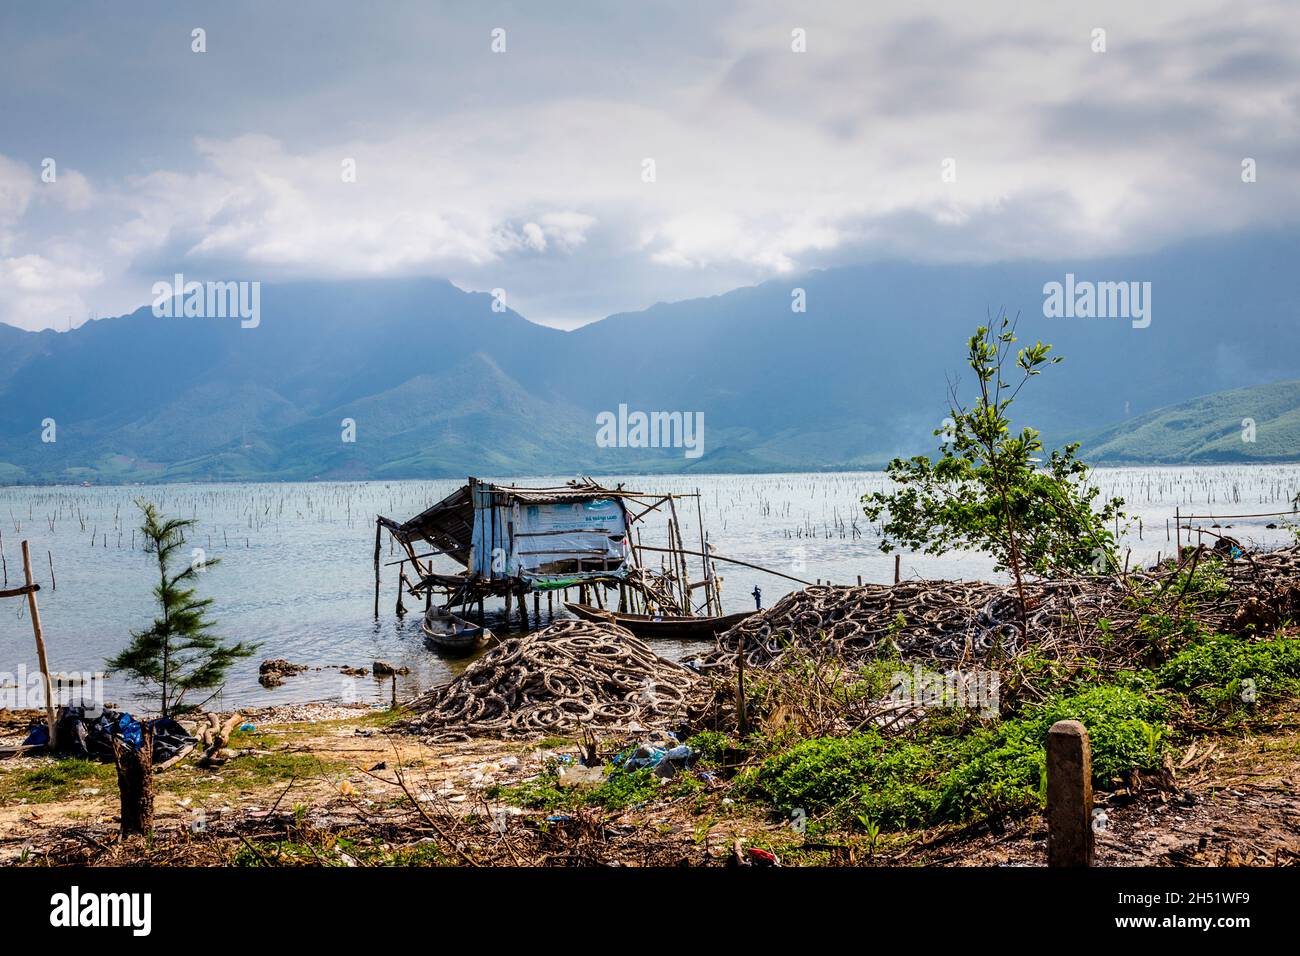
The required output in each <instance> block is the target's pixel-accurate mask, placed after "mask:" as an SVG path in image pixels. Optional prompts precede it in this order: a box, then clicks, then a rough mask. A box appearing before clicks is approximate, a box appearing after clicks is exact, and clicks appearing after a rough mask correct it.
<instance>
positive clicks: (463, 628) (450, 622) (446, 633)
mask: <svg viewBox="0 0 1300 956" xmlns="http://www.w3.org/2000/svg"><path fill="white" fill-rule="evenodd" d="M420 630H422V631H424V640H425V643H426V644H429V645H431V646H433V647H434V648H436V649H437V650H440V651H460V652H467V651H472V650H473V649H474V648H476V647H478V645H479V644H480V643H481V642H482V641H485V640H487V639H488V638H489V637H491V636H492V632H491V631H489V630H488V629H487V628H485V627H480V626H479V625H477V624H471V623H470V622H469V621H467V620H465V619H464V618H462V617H457V616H456V615H455V614H452V613H451V612H450V611H448V610H447V609H446V608H441V607H438V606H437V605H434V606H433V607H431V608H429V610H427V611H425V612H424V619H423V620H422V621H421V622H420Z"/></svg>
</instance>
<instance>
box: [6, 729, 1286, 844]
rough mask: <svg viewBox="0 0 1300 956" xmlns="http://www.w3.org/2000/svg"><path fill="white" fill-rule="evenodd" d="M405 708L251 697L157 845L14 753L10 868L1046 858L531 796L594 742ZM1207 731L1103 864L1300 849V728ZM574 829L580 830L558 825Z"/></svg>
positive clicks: (159, 797)
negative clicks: (300, 847)
mask: <svg viewBox="0 0 1300 956" xmlns="http://www.w3.org/2000/svg"><path fill="white" fill-rule="evenodd" d="M394 716H395V715H393V714H391V713H389V712H383V711H375V710H372V709H371V708H369V707H365V706H358V707H352V708H346V707H333V706H325V705H298V706H295V707H289V708H269V709H266V710H262V711H257V712H249V713H245V714H244V721H243V722H244V723H245V724H248V725H252V728H253V729H251V730H244V731H241V732H240V733H238V734H236V736H235V737H234V738H232V740H231V748H230V749H231V754H232V755H231V756H230V758H229V759H228V760H227V761H226V762H225V763H224V764H223V765H222V766H221V767H219V768H216V769H212V770H204V769H200V768H198V767H196V766H194V765H193V763H192V761H186V762H183V763H182V764H180V765H178V766H176V767H173V768H171V769H170V770H167V771H165V772H164V773H161V774H159V775H158V776H157V777H156V778H155V781H156V782H155V786H156V791H157V792H156V800H155V811H156V821H155V826H156V834H157V835H156V837H155V839H154V841H152V843H151V844H150V846H149V847H148V848H147V849H144V848H142V847H140V846H134V847H133V848H132V847H126V846H119V845H118V844H117V840H116V832H117V825H116V822H115V821H116V811H117V786H116V779H115V776H114V771H113V768H112V766H111V765H104V764H88V763H86V762H83V761H74V762H69V761H53V760H50V759H49V758H46V757H32V756H19V757H12V758H9V759H5V760H0V865H14V864H23V863H26V864H38V865H39V864H42V863H53V864H60V863H153V864H164V865H183V864H187V863H197V864H207V865H212V864H219V863H223V862H229V861H230V860H231V859H232V858H233V856H234V855H235V854H236V853H239V852H241V848H248V849H247V850H246V851H242V852H249V853H252V854H254V855H255V856H256V857H257V858H258V859H261V860H263V861H264V862H274V861H273V860H268V859H266V857H265V855H264V853H263V851H262V850H259V849H257V847H259V846H261V845H262V844H261V843H259V841H265V840H272V841H275V840H282V839H286V838H287V837H288V836H289V835H291V834H293V833H295V832H296V833H301V832H302V829H303V826H304V824H306V825H309V826H310V827H311V828H313V832H316V833H323V832H331V833H340V832H348V833H352V834H354V835H361V836H363V837H364V838H365V839H366V840H368V841H369V843H370V844H372V845H374V846H377V847H380V848H381V849H382V850H383V852H384V853H385V854H389V855H387V856H382V859H384V860H387V861H388V862H399V863H400V862H409V861H412V860H413V859H414V858H413V857H410V856H402V855H400V854H399V855H395V856H394V855H393V854H397V853H398V850H399V849H400V851H401V853H406V854H409V853H411V852H413V848H415V849H418V848H419V846H421V845H423V844H426V843H429V844H436V845H438V846H439V847H441V851H440V852H442V853H444V854H446V855H445V856H442V857H440V858H439V860H438V862H450V863H461V864H471V865H532V864H536V863H539V862H546V863H556V862H559V863H566V862H595V863H605V864H622V865H643V864H653V865H710V864H712V865H720V864H726V863H730V862H734V861H735V860H737V859H748V857H747V856H746V854H747V852H748V848H750V847H760V848H764V849H768V850H770V851H772V852H773V853H775V854H776V855H777V856H778V857H780V858H781V859H782V861H783V862H784V864H785V865H872V864H874V865H932V866H1041V865H1043V864H1044V862H1045V859H1046V836H1047V833H1046V827H1045V823H1044V821H1043V819H1042V818H1041V816H1039V815H1034V816H1031V817H1029V818H1026V819H1021V820H1018V821H1013V822H1011V823H1008V824H1005V825H999V824H996V823H995V824H988V823H984V824H979V825H976V826H974V827H965V828H956V827H952V828H945V829H943V830H939V831H928V832H921V833H907V834H894V835H889V836H881V837H880V839H879V843H878V844H876V845H869V844H868V843H867V842H866V840H865V838H864V837H863V836H861V835H857V834H825V833H821V834H819V835H818V836H816V837H813V836H811V835H807V836H805V835H803V834H800V833H795V832H793V831H792V829H791V827H790V825H789V822H788V821H784V820H780V819H773V818H772V817H770V816H768V815H766V814H764V813H762V812H761V810H758V809H756V808H753V807H751V806H748V805H746V804H744V803H742V802H740V801H735V800H732V799H731V798H730V797H729V796H728V785H727V784H726V783H725V782H722V781H715V780H710V781H708V782H707V784H706V785H703V786H702V787H700V788H699V789H698V790H696V791H695V792H693V793H692V794H690V795H688V796H680V797H668V798H665V799H660V800H652V801H649V802H646V803H644V804H643V805H640V806H636V807H632V808H630V809H628V810H626V811H621V812H611V811H603V810H600V809H593V810H590V811H586V810H584V811H582V812H581V813H576V814H572V815H570V814H560V815H557V814H554V813H551V814H548V813H547V812H546V811H535V810H521V809H519V808H517V807H513V806H510V805H508V804H507V803H504V802H498V801H494V800H492V799H489V797H488V796H487V794H488V793H489V792H491V788H492V787H493V786H494V785H503V786H510V785H514V784H519V783H521V782H523V781H526V780H528V779H530V778H532V777H535V776H536V775H537V774H538V773H539V772H541V770H542V769H543V767H544V766H545V764H546V762H547V761H548V760H553V759H554V758H555V757H556V756H557V755H559V754H577V752H578V748H577V746H576V745H574V744H572V742H565V741H558V740H551V741H539V742H532V743H517V742H503V741H499V740H492V739H484V740H477V741H472V742H466V743H444V744H426V743H424V742H422V741H421V740H420V739H418V738H416V737H412V736H408V735H405V734H400V733H392V732H390V731H389V724H391V723H392V720H393V718H394ZM29 720H30V715H23V714H14V713H7V714H6V713H3V712H0V745H3V744H11V743H16V742H18V741H19V740H20V739H21V737H22V735H23V733H24V732H25V730H26V726H27V723H28V721H29ZM612 745H613V744H611V746H612ZM1199 747H1200V748H1201V749H1199V750H1198V749H1197V748H1196V747H1193V748H1192V749H1190V750H1189V751H1187V752H1185V753H1184V754H1181V755H1180V757H1179V759H1178V760H1177V761H1176V768H1175V778H1174V781H1173V786H1172V787H1168V786H1166V787H1164V788H1161V787H1158V786H1156V785H1153V784H1150V783H1148V784H1146V785H1144V786H1143V787H1142V788H1141V789H1139V790H1138V792H1128V791H1119V792H1116V793H1110V794H1098V795H1097V806H1098V807H1099V808H1100V809H1102V810H1103V811H1104V813H1105V821H1104V825H1103V826H1102V828H1101V829H1100V830H1099V831H1098V836H1097V863H1098V865H1103V866H1277V865H1291V864H1294V863H1296V862H1297V861H1298V860H1300V796H1297V794H1298V793H1300V787H1298V786H1297V785H1298V784H1300V734H1298V733H1295V732H1290V733H1286V734H1281V735H1275V736H1267V737H1254V738H1245V739H1238V738H1220V739H1218V741H1217V742H1216V743H1214V744H1213V745H1207V744H1205V743H1201V744H1200V745H1199ZM466 821H469V822H468V823H467V822H466ZM295 827H296V828H297V829H296V830H295ZM566 827H567V828H568V829H567V831H565V832H567V834H568V835H567V836H563V837H562V838H561V837H560V836H557V832H556V831H563V830H564V828H566ZM516 837H517V838H516ZM389 851H392V852H391V853H389ZM310 852H311V853H312V854H316V853H317V851H316V850H314V849H313V850H310ZM339 852H340V853H341V854H342V858H343V859H344V860H346V861H348V862H347V865H352V864H353V863H354V862H355V859H354V858H355V857H357V854H356V853H354V852H352V851H348V852H343V851H339ZM278 860H279V858H278V857H276V858H275V861H278ZM308 862H310V861H308ZM363 865H364V864H363Z"/></svg>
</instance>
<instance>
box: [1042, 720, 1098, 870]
mask: <svg viewBox="0 0 1300 956" xmlns="http://www.w3.org/2000/svg"><path fill="white" fill-rule="evenodd" d="M1047 829H1048V836H1047V865H1048V866H1070V867H1079V866H1092V854H1093V834H1092V749H1091V747H1090V745H1089V743H1088V731H1087V729H1086V728H1085V727H1084V726H1083V724H1081V723H1079V721H1077V720H1058V721H1057V722H1056V723H1054V724H1052V729H1051V730H1049V731H1048V732H1047Z"/></svg>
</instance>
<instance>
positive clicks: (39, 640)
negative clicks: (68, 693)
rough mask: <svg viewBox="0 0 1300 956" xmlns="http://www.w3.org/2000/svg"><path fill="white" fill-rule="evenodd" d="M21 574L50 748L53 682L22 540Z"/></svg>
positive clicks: (53, 740) (28, 555)
mask: <svg viewBox="0 0 1300 956" xmlns="http://www.w3.org/2000/svg"><path fill="white" fill-rule="evenodd" d="M23 576H24V577H25V578H26V580H27V607H28V610H30V611H31V613H32V633H33V634H34V635H35V636H36V660H37V661H38V662H39V663H40V665H41V680H42V681H44V682H45V719H46V720H47V721H48V722H49V723H48V726H49V728H50V750H51V751H53V750H54V748H55V745H56V744H57V743H58V733H59V728H58V725H57V724H56V723H55V721H54V684H53V682H52V681H51V680H50V663H49V660H48V659H47V658H46V656H45V633H44V631H42V630H41V612H40V608H38V607H37V606H36V589H37V584H36V579H35V577H34V576H33V575H32V551H31V548H30V547H29V546H28V544H27V542H26V541H24V542H23Z"/></svg>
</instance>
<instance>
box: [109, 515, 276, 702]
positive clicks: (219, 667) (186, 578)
mask: <svg viewBox="0 0 1300 956" xmlns="http://www.w3.org/2000/svg"><path fill="white" fill-rule="evenodd" d="M136 504H137V505H139V507H140V510H141V511H142V512H144V523H143V524H142V525H141V526H140V532H141V534H143V535H144V540H145V546H146V548H147V549H149V550H152V551H153V553H154V555H155V556H156V557H157V559H158V584H157V585H156V586H155V587H154V589H153V594H154V599H155V600H156V601H157V602H158V611H159V614H158V617H156V618H154V622H153V624H152V625H151V626H150V627H149V628H148V629H147V630H144V631H136V632H133V633H132V634H131V643H130V644H129V645H128V646H127V647H126V649H125V650H123V651H122V652H121V653H119V654H117V655H116V656H114V657H112V658H110V659H109V660H108V662H107V663H108V667H109V669H110V670H113V671H125V672H126V674H127V676H128V677H129V678H130V679H131V680H134V681H135V682H137V683H139V684H142V685H143V686H144V687H146V688H147V689H148V691H149V692H150V693H151V694H153V695H155V696H156V697H157V700H158V710H159V712H160V713H161V714H162V715H163V716H164V717H165V716H168V715H170V714H174V713H177V712H181V711H183V710H185V709H186V707H185V705H184V703H183V701H184V699H185V695H186V694H187V693H189V692H190V691H195V690H212V689H214V688H219V687H220V686H221V684H222V682H223V681H224V680H225V675H226V670H227V668H229V667H230V665H231V664H232V663H234V662H235V661H236V660H238V659H239V658H241V657H249V656H251V655H252V653H253V651H254V650H256V648H257V646H256V645H253V644H244V643H239V644H233V645H227V644H223V643H222V642H221V639H220V638H219V637H217V636H216V635H214V634H213V633H212V628H213V627H214V626H215V625H214V623H213V622H212V621H210V620H208V616H207V610H208V608H209V607H210V606H211V605H212V598H200V597H198V596H197V591H196V590H195V589H194V588H193V587H187V586H186V585H189V584H191V583H193V582H194V581H195V580H196V578H197V577H198V575H199V574H201V573H202V572H204V571H205V570H206V569H208V568H211V567H214V566H215V565H216V564H217V563H218V560H217V559H215V558H214V559H212V560H210V561H205V560H203V559H202V558H201V557H197V556H196V557H195V559H194V560H192V561H190V563H189V564H188V565H186V567H185V569H184V570H182V571H177V572H174V573H173V572H172V569H171V568H172V561H173V558H174V557H175V556H176V552H178V551H180V550H181V549H182V548H184V547H185V531H186V529H188V528H191V527H193V526H194V525H195V524H197V522H196V521H194V520H192V519H187V518H164V517H163V516H162V515H161V514H159V512H158V508H157V506H155V505H154V504H152V503H151V502H145V501H137V502H136Z"/></svg>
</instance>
